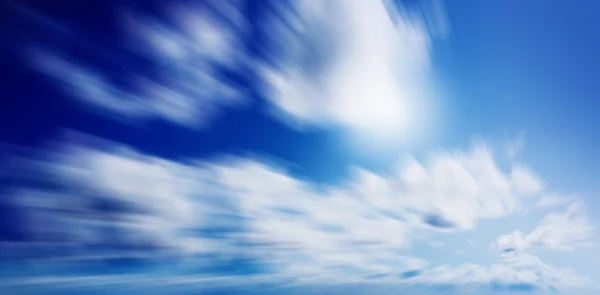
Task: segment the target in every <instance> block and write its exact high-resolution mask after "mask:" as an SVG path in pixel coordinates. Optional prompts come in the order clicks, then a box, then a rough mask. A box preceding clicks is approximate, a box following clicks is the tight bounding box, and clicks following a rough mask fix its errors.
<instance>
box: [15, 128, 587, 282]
mask: <svg viewBox="0 0 600 295" xmlns="http://www.w3.org/2000/svg"><path fill="white" fill-rule="evenodd" d="M88 142H92V143H93V144H87V145H75V144H69V145H65V146H63V147H62V148H60V149H58V150H57V153H55V154H51V156H49V157H48V160H47V161H46V162H45V164H43V165H42V166H40V167H44V169H43V171H46V172H45V173H48V175H49V177H50V178H48V180H49V181H50V182H51V183H53V186H54V187H57V189H55V190H51V191H48V190H40V189H35V188H31V189H28V188H23V189H21V190H19V191H17V192H18V194H19V197H18V198H14V199H15V200H18V201H16V202H15V203H14V204H15V205H16V206H17V207H16V208H20V209H19V210H23V212H27V213H23V216H27V217H28V218H30V219H28V220H30V222H37V223H35V224H30V226H29V227H26V228H25V229H26V230H29V231H30V232H29V233H28V234H32V235H33V236H35V237H36V240H37V241H46V242H49V241H50V240H48V239H51V241H52V242H63V243H64V242H69V243H72V244H78V245H81V246H80V247H79V248H65V250H64V254H63V255H62V256H61V257H62V258H61V259H66V258H67V257H73V258H75V259H77V257H82V258H83V257H91V256H93V255H96V256H98V257H103V255H117V256H120V257H128V256H131V255H137V257H143V255H142V256H139V254H143V253H155V254H153V255H154V256H155V257H163V256H164V255H166V256H167V257H182V258H183V257H185V259H184V260H181V261H180V262H178V263H179V264H181V265H182V266H180V269H188V270H187V271H192V270H191V269H189V264H190V261H197V263H200V264H202V265H204V266H203V267H196V268H195V269H196V270H195V271H193V272H194V273H198V274H202V273H204V274H212V275H226V274H229V273H230V272H231V271H234V272H235V273H237V272H240V271H242V272H244V271H245V272H248V273H249V274H269V275H277V276H279V277H283V278H288V279H294V280H296V281H297V282H298V283H303V284H314V283H323V282H327V283H328V284H332V283H337V284H346V283H350V282H365V283H366V282H381V283H387V284H391V283H393V284H408V285H411V284H417V285H418V284H430V285H436V284H459V285H460V284H467V285H468V284H480V285H486V286H491V285H490V284H496V283H501V284H506V286H511V284H517V285H518V284H530V285H531V286H532V288H538V287H544V288H546V287H547V286H563V285H564V286H570V285H571V284H572V285H577V284H578V283H576V282H580V281H578V276H577V275H576V274H575V273H574V272H572V271H570V270H563V269H554V268H552V267H550V266H547V265H545V264H543V263H542V262H541V261H539V259H537V257H534V256H531V255H529V254H527V253H524V252H522V251H513V252H515V253H505V254H502V256H501V260H500V261H499V262H498V263H497V264H493V265H491V266H481V265H476V264H462V265H458V266H451V265H442V266H439V265H436V264H435V261H427V260H426V259H424V258H423V257H418V256H415V255H414V254H413V252H412V245H413V243H415V237H417V236H419V234H422V233H428V234H431V235H435V234H440V235H443V234H449V233H453V232H457V231H469V230H472V229H474V228H476V227H477V225H478V223H479V221H480V220H483V219H490V220H493V219H497V218H500V217H503V216H507V215H510V214H512V213H516V212H519V211H520V210H522V208H523V207H524V206H525V204H526V202H524V200H529V199H530V198H535V196H531V193H532V192H534V191H533V190H525V191H524V190H522V189H521V185H522V184H521V183H520V182H519V181H514V179H515V178H514V177H511V175H512V174H513V173H512V172H510V171H503V170H501V169H500V168H498V167H497V165H496V162H495V160H494V157H493V155H492V154H491V152H490V150H489V149H488V148H487V147H486V146H485V145H484V144H478V145H474V146H473V147H472V148H471V149H469V150H467V151H454V152H447V151H445V152H438V153H435V154H432V155H431V156H430V157H429V159H428V160H425V161H419V160H417V159H415V158H413V159H411V160H410V161H408V162H407V163H406V165H404V166H401V167H400V168H399V169H398V173H397V174H394V175H385V176H383V175H378V174H375V173H372V172H369V171H366V170H363V169H360V168H357V167H355V168H352V169H350V170H349V176H348V178H347V180H346V181H345V182H343V183H341V184H338V185H332V186H328V187H316V186H315V185H313V184H312V183H311V182H309V181H306V180H302V179H300V178H297V177H295V176H293V175H291V174H290V173H288V172H287V171H286V169H285V168H284V167H282V166H279V165H274V164H273V163H270V162H268V161H265V160H260V159H257V158H244V157H231V156H229V157H221V158H219V159H213V160H201V161H188V162H179V161H173V160H167V159H161V158H157V157H154V156H149V155H144V154H142V153H140V152H137V151H135V150H132V149H129V148H127V147H125V146H121V145H119V144H116V143H110V142H102V141H99V140H97V139H94V140H90V141H88ZM40 165H41V164H40ZM38 166H39V165H38ZM517 169H519V168H517ZM527 171H529V170H522V171H520V172H519V173H522V174H527V173H529V172H527ZM525 178H527V179H530V178H531V179H534V178H533V177H531V176H527V177H525ZM536 179H537V178H536ZM524 192H525V193H524ZM538 193H541V192H538ZM44 204H46V205H48V204H50V207H48V206H46V205H44ZM580 210H581V207H577V206H575V205H573V206H572V207H569V209H568V210H567V212H565V213H564V214H550V215H548V216H547V217H546V218H545V219H544V220H543V221H542V223H541V224H540V226H539V228H538V229H536V230H535V231H533V232H532V233H531V234H530V235H529V236H530V237H531V238H527V239H528V240H527V241H528V242H526V243H525V242H524V244H522V245H521V244H518V240H517V239H516V238H517V237H518V238H520V237H521V236H520V235H519V234H515V237H502V238H501V239H500V240H499V244H501V245H502V247H503V249H504V248H506V247H521V248H526V247H529V245H533V244H540V245H541V244H543V245H545V246H548V247H560V246H565V245H567V246H568V245H574V244H576V243H580V242H584V241H585V240H583V239H581V238H578V235H577V234H575V233H574V232H573V231H568V232H567V231H565V229H567V228H573V227H575V228H578V229H579V234H581V235H588V234H589V232H588V229H589V228H590V227H591V225H589V223H588V222H587V220H585V219H582V218H583V217H582V215H581V214H582V213H581V211H580ZM65 212H69V213H65ZM40 218H41V219H40ZM40 222H41V223H40ZM43 225H48V226H47V227H45V226H43ZM584 225H585V226H587V227H584ZM99 245H104V246H103V247H109V248H105V249H111V250H110V251H109V250H102V251H99V252H98V250H97V249H98V246H99ZM440 246H441V247H445V245H443V244H441V245H440ZM41 247H42V248H43V246H41ZM75 249H79V250H77V251H75ZM92 249H96V250H92ZM90 251H91V252H90ZM505 252H511V251H505ZM135 253H138V254H135ZM461 253H464V251H463V252H457V254H461ZM82 255H83V256H82ZM90 255H91V256H90ZM215 255H216V256H215ZM527 255H529V256H527ZM210 257H213V258H210ZM217 257H218V258H217ZM86 259H87V258H86ZM139 259H144V258H139ZM523 259H528V260H527V261H528V262H527V263H528V264H526V265H524V264H523V263H522V262H523V261H522V260H523ZM227 261H230V262H229V263H236V265H237V266H236V270H234V269H228V268H227V267H224V268H219V267H217V266H218V265H222V264H223V263H225V265H227ZM240 265H246V266H244V267H242V266H240ZM221 267H223V266H221ZM219 269H220V270H219ZM408 285H407V286H408Z"/></svg>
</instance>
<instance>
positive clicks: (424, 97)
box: [262, 1, 441, 137]
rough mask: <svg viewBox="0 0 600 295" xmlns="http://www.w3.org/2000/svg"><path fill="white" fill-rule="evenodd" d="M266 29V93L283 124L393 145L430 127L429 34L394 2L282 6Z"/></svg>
mask: <svg viewBox="0 0 600 295" xmlns="http://www.w3.org/2000/svg"><path fill="white" fill-rule="evenodd" d="M434 7H435V8H440V7H439V6H435V5H433V6H432V7H431V8H432V9H433V8H434ZM292 10H295V11H294V12H292ZM439 13H441V11H440V10H439V9H438V10H437V13H436V14H438V15H439ZM430 16H434V14H432V15H430ZM438 19H440V18H438ZM262 25H263V26H265V27H269V28H272V32H273V33H272V34H270V35H269V36H267V37H266V38H267V40H266V42H267V44H271V43H273V44H274V45H273V46H271V47H270V50H268V51H267V52H268V54H267V55H266V59H267V62H266V63H264V64H263V65H262V75H263V78H264V80H265V82H266V83H265V92H266V93H267V97H268V99H269V100H270V101H271V102H272V103H273V104H274V105H275V106H276V108H277V111H278V112H279V113H280V114H283V115H284V117H288V118H292V119H293V121H295V122H296V123H298V124H300V125H301V126H306V125H308V126H310V125H317V126H323V125H328V124H334V125H340V126H344V127H349V128H350V129H351V130H354V131H359V132H365V131H368V132H371V133H379V132H383V131H385V132H386V135H387V136H388V137H390V136H406V134H405V133H408V132H409V131H410V130H411V128H418V129H420V130H422V129H424V126H426V125H427V123H428V122H426V120H424V118H420V117H428V116H426V115H425V113H423V111H424V109H425V105H426V102H427V101H428V93H427V91H426V90H427V89H429V88H431V85H428V86H426V85H427V83H428V78H429V77H428V75H429V74H430V73H431V62H430V50H431V34H430V32H428V30H427V26H426V25H425V22H424V21H423V18H422V17H420V16H419V15H417V14H415V13H409V12H408V11H404V10H403V9H402V7H400V8H398V7H395V4H393V3H391V2H390V1H368V2H360V1H351V2H348V1H329V2H327V3H321V2H319V1H304V2H300V4H299V5H297V6H293V8H290V7H285V6H283V5H281V6H277V7H276V9H274V11H273V13H272V15H270V16H268V17H266V18H265V20H264V22H263V24H262ZM432 25H433V22H432ZM374 32H375V33H374ZM277 44H283V45H285V48H281V47H282V46H279V47H278V46H277ZM430 111H432V110H430ZM418 117H419V118H418ZM417 121H418V122H417ZM382 130H383V131H382ZM423 132H424V130H423ZM398 133H400V134H398Z"/></svg>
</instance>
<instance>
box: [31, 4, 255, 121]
mask: <svg viewBox="0 0 600 295" xmlns="http://www.w3.org/2000/svg"><path fill="white" fill-rule="evenodd" d="M213 6H216V7H217V9H215V11H217V12H218V13H217V12H211V13H209V12H208V11H211V10H209V9H208V8H207V7H196V6H194V7H191V6H181V5H179V6H173V7H172V11H171V15H172V18H173V19H174V20H176V23H177V24H178V26H173V25H168V24H167V22H165V21H163V22H161V21H158V20H154V19H150V18H148V17H139V16H138V17H133V16H128V17H127V19H126V21H125V22H124V23H125V29H126V30H125V31H126V32H125V33H126V35H127V36H128V38H127V40H129V42H130V43H131V44H129V45H130V46H129V50H128V51H126V52H125V53H123V52H119V51H115V52H110V51H107V52H94V53H96V54H99V55H102V54H104V55H125V54H126V56H129V55H131V56H135V57H136V58H140V60H145V63H142V62H140V65H137V67H138V68H133V67H130V68H127V69H126V73H124V74H122V75H121V77H124V79H122V80H119V81H114V80H111V78H112V77H114V76H117V75H114V74H111V75H107V74H103V73H106V71H105V69H104V68H103V67H104V66H106V65H103V64H100V65H85V64H83V63H81V62H79V61H77V59H75V58H73V57H71V56H68V55H58V54H54V53H51V52H46V51H45V50H43V48H42V49H39V50H37V51H36V52H34V54H33V55H31V56H30V57H31V58H32V62H33V63H34V65H35V66H36V67H37V68H38V69H39V70H40V71H41V72H43V73H45V74H46V75H48V76H50V77H52V78H54V79H56V80H58V81H59V83H60V85H61V86H62V87H63V88H64V90H65V91H66V92H68V94H69V95H70V96H71V97H73V98H75V99H79V100H81V101H82V102H84V103H87V104H88V105H90V106H93V107H96V108H97V110H100V111H103V112H106V113H107V114H109V115H113V116H117V117H118V118H119V119H126V120H134V121H136V122H138V121H140V120H142V121H144V120H150V119H156V118H160V119H164V120H167V121H169V122H173V123H176V124H181V125H185V126H191V127H201V126H203V125H204V124H207V123H208V122H209V121H210V120H211V119H213V117H214V116H215V115H216V112H217V111H218V110H219V109H221V108H224V107H229V106H233V105H239V104H241V103H243V102H245V101H246V100H247V98H246V95H247V90H246V89H245V86H244V85H239V83H236V82H235V81H234V80H232V79H230V78H227V76H226V75H224V74H223V71H227V70H240V69H242V68H243V67H245V65H244V61H245V56H244V54H245V51H244V50H243V48H244V46H243V44H241V42H243V41H244V38H245V34H246V32H245V30H246V27H245V25H244V22H243V21H241V20H240V18H242V19H243V17H242V15H241V14H240V13H239V11H238V10H239V8H238V7H234V6H231V5H219V4H218V3H217V4H213ZM78 37H80V38H86V37H85V36H78ZM102 46H106V44H102ZM90 48H91V49H90ZM88 50H90V51H93V50H94V49H93V47H89V48H88ZM110 58H111V57H107V58H106V59H107V60H110ZM119 66H122V65H119ZM113 71H114V70H113ZM122 82H125V83H122Z"/></svg>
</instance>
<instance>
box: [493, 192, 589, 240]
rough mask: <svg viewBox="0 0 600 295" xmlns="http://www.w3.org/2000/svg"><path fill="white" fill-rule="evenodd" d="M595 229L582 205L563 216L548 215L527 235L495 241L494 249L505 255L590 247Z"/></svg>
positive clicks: (559, 214) (567, 211)
mask: <svg viewBox="0 0 600 295" xmlns="http://www.w3.org/2000/svg"><path fill="white" fill-rule="evenodd" d="M593 233H594V227H593V225H592V223H591V222H590V220H589V219H588V217H587V214H586V212H585V207H584V205H583V204H581V203H574V204H572V205H570V206H569V207H568V208H567V209H566V210H565V211H564V212H562V213H549V214H548V215H546V216H545V217H544V218H543V219H542V221H541V222H540V224H539V225H538V226H537V227H536V228H535V229H534V230H533V231H532V232H531V233H529V234H526V235H525V234H522V233H520V232H513V233H512V234H508V235H502V236H500V237H499V238H498V241H497V246H498V248H500V249H501V250H503V251H505V252H512V251H522V250H528V249H532V248H538V247H543V248H549V249H557V250H569V249H574V248H577V247H581V246H588V245H590V244H591V238H592V235H593Z"/></svg>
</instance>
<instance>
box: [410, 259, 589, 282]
mask: <svg viewBox="0 0 600 295" xmlns="http://www.w3.org/2000/svg"><path fill="white" fill-rule="evenodd" d="M412 282H413V283H425V284H456V285H461V286H469V285H484V286H490V287H492V288H496V289H498V290H510V291H532V290H534V289H546V290H551V289H554V288H561V287H562V288H564V287H580V286H583V285H586V284H587V283H588V280H587V279H586V278H583V277H581V276H579V275H578V274H577V273H576V272H574V271H573V270H571V269H568V268H554V267H551V266H549V265H547V264H545V263H543V262H542V261H540V260H539V258H537V257H536V256H533V255H531V254H526V253H507V254H503V255H502V257H501V258H500V260H499V261H498V262H497V263H494V264H492V265H490V266H482V265H478V264H472V263H465V264H461V265H458V266H451V265H442V266H438V267H435V268H433V269H431V270H428V271H426V272H425V273H424V274H423V275H422V276H419V277H415V278H413V279H412Z"/></svg>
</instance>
